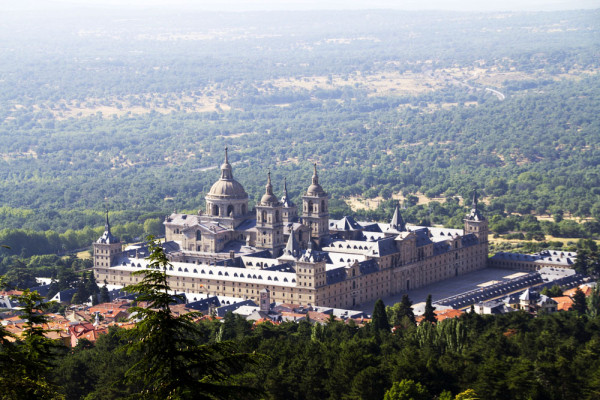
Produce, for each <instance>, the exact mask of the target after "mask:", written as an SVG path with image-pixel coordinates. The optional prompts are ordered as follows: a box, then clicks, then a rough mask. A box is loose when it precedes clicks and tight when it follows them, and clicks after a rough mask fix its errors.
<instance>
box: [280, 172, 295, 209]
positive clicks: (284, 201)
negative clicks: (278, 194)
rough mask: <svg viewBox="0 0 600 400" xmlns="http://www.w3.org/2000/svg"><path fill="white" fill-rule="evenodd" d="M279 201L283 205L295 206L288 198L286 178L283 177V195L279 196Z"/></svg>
mask: <svg viewBox="0 0 600 400" xmlns="http://www.w3.org/2000/svg"><path fill="white" fill-rule="evenodd" d="M280 201H281V204H283V206H284V207H295V206H296V205H295V204H294V202H293V201H292V199H290V196H289V195H288V190H287V178H283V197H282V198H281V200H280Z"/></svg>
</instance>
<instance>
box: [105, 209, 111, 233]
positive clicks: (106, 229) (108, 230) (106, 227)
mask: <svg viewBox="0 0 600 400" xmlns="http://www.w3.org/2000/svg"><path fill="white" fill-rule="evenodd" d="M104 230H105V231H106V232H108V233H110V222H108V209H106V222H105V223H104Z"/></svg>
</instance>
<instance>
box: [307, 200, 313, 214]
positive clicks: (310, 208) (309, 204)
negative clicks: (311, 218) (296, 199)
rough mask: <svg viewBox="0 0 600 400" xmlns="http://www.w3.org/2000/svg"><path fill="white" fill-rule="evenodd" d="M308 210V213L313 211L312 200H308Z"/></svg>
mask: <svg viewBox="0 0 600 400" xmlns="http://www.w3.org/2000/svg"><path fill="white" fill-rule="evenodd" d="M308 212H309V213H311V212H313V202H312V200H311V201H309V202H308Z"/></svg>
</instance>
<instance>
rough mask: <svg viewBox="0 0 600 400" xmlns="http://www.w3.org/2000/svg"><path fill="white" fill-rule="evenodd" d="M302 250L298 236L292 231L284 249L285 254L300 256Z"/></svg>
mask: <svg viewBox="0 0 600 400" xmlns="http://www.w3.org/2000/svg"><path fill="white" fill-rule="evenodd" d="M300 250H301V249H300V244H299V243H298V241H297V240H296V236H294V232H293V231H290V237H289V238H288V241H287V245H286V246H285V249H283V255H284V256H292V257H294V258H298V257H299V256H300Z"/></svg>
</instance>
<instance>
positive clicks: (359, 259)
mask: <svg viewBox="0 0 600 400" xmlns="http://www.w3.org/2000/svg"><path fill="white" fill-rule="evenodd" d="M328 200H329V196H328V195H327V193H326V192H325V191H324V190H323V188H322V187H321V185H320V184H319V177H318V175H317V168H316V165H315V168H314V173H313V177H312V182H311V184H310V186H308V189H307V190H306V193H304V195H303V196H302V206H301V210H300V211H301V215H299V210H298V207H297V206H296V205H295V204H294V203H293V202H292V201H291V200H290V197H289V195H288V193H287V185H284V192H283V196H282V197H281V198H278V197H276V196H275V195H274V193H273V186H272V184H271V176H270V173H269V174H268V176H267V185H266V188H265V194H264V195H263V196H262V198H261V200H260V202H259V203H258V204H256V206H255V209H254V210H250V209H249V208H248V194H247V193H246V191H245V190H244V187H243V186H242V185H241V184H240V183H239V182H237V181H236V180H235V179H234V178H233V173H232V168H231V164H230V163H229V161H228V159H227V150H225V162H224V163H223V165H221V177H220V178H219V180H218V181H217V182H215V184H214V185H213V186H212V188H211V189H210V191H209V193H208V194H207V195H206V209H205V210H200V211H198V214H195V215H190V214H178V213H173V214H171V215H169V216H168V217H167V218H166V219H165V222H164V224H165V229H166V242H165V243H164V245H163V247H164V249H165V251H166V253H167V256H168V257H169V259H170V260H171V263H172V266H171V267H170V268H169V270H168V271H167V273H168V276H169V283H170V286H171V288H172V289H174V290H176V291H177V292H186V293H200V294H206V295H219V296H231V297H243V298H247V299H252V300H254V301H255V302H257V303H258V302H259V298H260V295H259V292H260V291H261V290H263V289H267V290H268V291H269V294H270V299H271V301H276V302H282V303H294V304H302V305H316V306H328V307H338V308H352V307H356V306H358V305H360V304H361V303H364V302H368V301H372V300H375V299H378V298H381V297H385V296H389V295H392V294H397V293H400V292H403V291H407V290H410V289H414V288H417V287H420V286H423V285H427V284H430V283H433V282H437V281H441V280H444V279H448V278H451V277H454V276H457V275H461V274H464V273H467V272H470V271H473V270H477V269H481V268H484V267H485V266H486V262H487V258H488V257H487V255H488V241H487V236H488V224H487V221H486V219H485V218H484V217H483V216H482V215H481V213H480V211H479V210H478V209H477V197H476V196H475V195H474V196H473V204H472V210H471V212H470V214H468V215H467V216H466V218H465V220H464V230H461V229H446V228H430V227H419V226H407V225H406V224H405V223H404V221H403V219H402V216H401V215H400V210H399V209H398V207H396V210H395V212H394V215H393V217H392V218H391V221H390V223H376V222H357V221H355V220H354V219H353V218H352V217H344V218H342V219H340V220H332V219H330V218H329V210H328ZM93 247H94V269H95V276H96V278H97V280H98V282H99V283H100V284H101V283H102V282H105V281H106V282H107V283H109V284H113V285H129V284H132V283H135V282H137V281H138V280H139V279H140V277H139V276H132V275H131V273H132V272H134V271H139V270H141V269H144V268H148V261H147V260H146V259H145V257H146V256H147V255H148V250H147V248H145V247H143V246H138V247H135V246H134V247H130V248H128V249H126V250H122V244H121V242H120V241H119V239H118V238H116V237H114V236H113V235H112V234H111V232H110V224H109V221H108V215H107V219H106V227H105V232H104V234H103V235H102V237H100V238H99V239H98V240H97V241H96V242H95V243H94V245H93Z"/></svg>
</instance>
